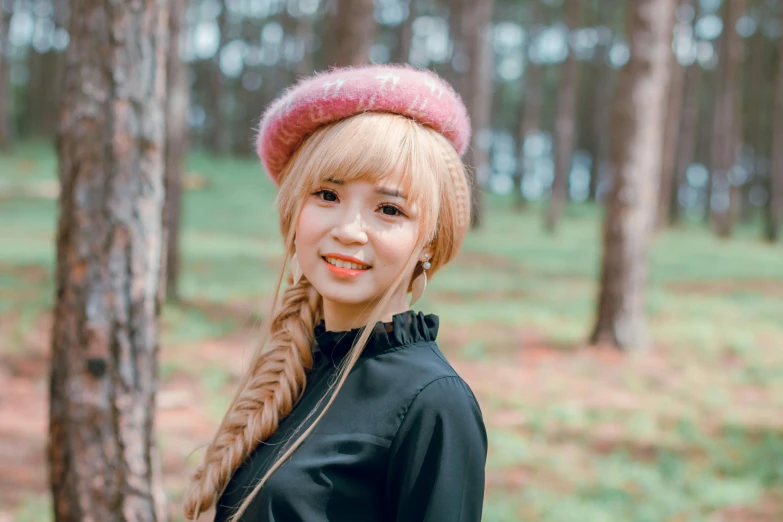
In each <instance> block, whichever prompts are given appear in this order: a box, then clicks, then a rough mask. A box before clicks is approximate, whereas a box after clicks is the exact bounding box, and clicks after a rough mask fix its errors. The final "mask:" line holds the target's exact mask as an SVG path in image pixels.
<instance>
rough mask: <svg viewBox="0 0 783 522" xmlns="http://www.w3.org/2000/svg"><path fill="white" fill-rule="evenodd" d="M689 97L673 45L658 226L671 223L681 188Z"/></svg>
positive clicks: (687, 3) (690, 0) (685, 1)
mask: <svg viewBox="0 0 783 522" xmlns="http://www.w3.org/2000/svg"><path fill="white" fill-rule="evenodd" d="M692 4H693V0H683V1H682V2H681V5H683V6H691V5H692ZM684 96H685V68H684V67H683V66H682V64H680V62H679V61H678V60H677V55H676V54H675V53H674V52H673V51H672V49H671V47H670V48H669V85H668V86H667V94H666V98H667V105H666V109H665V110H666V119H665V123H664V136H663V149H662V165H661V175H660V180H661V187H660V190H659V192H658V213H657V218H656V225H657V228H658V229H662V228H664V227H665V226H666V225H668V223H669V214H670V208H671V204H672V191H673V190H677V189H678V188H679V187H678V181H679V180H677V179H676V178H677V176H676V173H675V172H676V169H677V146H678V144H679V143H680V129H681V126H680V120H681V117H680V114H681V112H682V101H683V98H684Z"/></svg>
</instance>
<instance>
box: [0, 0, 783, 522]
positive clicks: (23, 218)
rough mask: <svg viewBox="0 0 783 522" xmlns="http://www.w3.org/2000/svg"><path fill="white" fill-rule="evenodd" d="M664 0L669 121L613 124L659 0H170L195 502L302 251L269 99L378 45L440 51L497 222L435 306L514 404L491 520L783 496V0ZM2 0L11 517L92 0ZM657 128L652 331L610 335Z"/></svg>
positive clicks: (484, 227)
mask: <svg viewBox="0 0 783 522" xmlns="http://www.w3.org/2000/svg"><path fill="white" fill-rule="evenodd" d="M666 1H667V0H662V1H660V2H645V3H649V4H650V5H656V4H661V5H663V4H664V3H666ZM668 1H669V3H670V4H676V8H675V9H674V17H673V18H672V19H671V21H670V28H671V41H670V45H667V46H666V48H667V49H670V50H671V52H669V53H667V56H666V67H665V74H664V75H662V76H661V77H660V80H661V81H660V82H659V83H660V85H661V86H662V87H661V88H665V102H664V103H663V104H662V107H663V111H662V113H661V114H660V115H659V116H660V118H659V121H660V127H661V129H660V131H661V132H660V133H659V135H660V136H661V142H660V144H658V143H657V142H653V143H644V142H640V141H639V137H638V133H629V132H626V128H625V127H622V126H619V125H618V122H622V121H623V119H622V118H623V115H622V111H623V110H626V109H623V107H625V106H622V105H621V104H618V103H617V100H618V96H621V95H622V94H623V93H622V92H620V90H619V89H620V87H619V86H620V85H621V82H620V78H621V73H622V72H623V71H626V72H627V71H628V64H629V61H630V60H631V58H632V55H631V42H632V40H633V39H634V31H633V30H634V28H635V27H636V25H634V23H633V20H634V17H633V16H632V14H633V13H631V10H632V9H633V8H634V6H635V5H636V3H637V2H636V1H635V0H494V1H492V0H375V1H374V2H373V1H371V0H190V1H186V0H168V3H169V5H170V9H171V16H170V20H169V35H170V38H171V44H170V45H171V48H170V52H169V53H168V58H167V64H166V68H167V71H168V79H167V89H166V111H167V115H168V120H169V121H168V129H167V137H166V150H167V159H166V161H167V164H166V174H165V175H166V177H167V180H168V186H169V188H171V187H175V188H174V189H172V190H170V191H169V193H168V194H167V195H166V197H167V203H166V204H167V208H169V209H171V208H176V209H180V205H181V219H180V217H179V216H180V213H179V212H180V211H179V210H177V211H176V212H174V213H172V214H170V215H169V216H168V218H167V219H169V220H170V221H169V222H168V223H169V227H170V230H169V237H168V239H169V247H168V257H169V262H168V274H167V281H166V282H167V286H168V301H167V302H166V304H165V306H164V307H163V309H162V316H161V334H160V335H161V339H160V343H161V351H160V372H159V384H158V397H157V406H158V408H157V411H156V414H155V415H156V417H155V418H156V421H155V422H156V430H157V440H158V445H159V447H160V448H161V461H162V466H163V485H164V487H165V489H166V492H167V494H168V499H169V512H170V514H171V515H170V518H171V519H172V520H182V515H181V506H180V502H181V497H182V493H183V491H184V488H185V486H186V483H187V478H188V474H189V473H190V472H191V471H192V470H193V468H194V467H195V465H196V463H197V462H198V458H197V457H199V456H200V453H199V451H201V449H200V448H201V447H202V445H203V444H205V443H206V442H208V440H209V439H210V437H211V435H212V433H213V431H214V429H215V427H216V425H217V423H218V422H219V420H220V419H221V417H222V414H223V412H224V411H225V408H226V406H227V404H228V402H229V399H230V397H231V394H232V393H233V390H234V387H235V386H236V383H237V381H238V379H239V377H240V376H241V375H242V372H243V370H244V368H243V366H242V361H243V359H246V358H247V356H248V352H249V350H250V349H251V347H252V343H253V340H254V338H255V335H256V333H257V332H256V320H257V319H258V318H259V314H260V312H259V311H260V310H265V308H264V307H263V306H262V305H261V304H260V303H263V302H264V299H265V298H266V297H267V295H268V293H269V291H270V289H271V288H272V286H273V283H274V280H275V278H276V276H277V273H278V270H279V268H280V267H279V258H280V255H281V245H280V240H279V237H278V229H277V226H276V225H273V224H274V223H275V222H276V213H275V211H274V208H273V198H274V187H273V186H272V184H271V182H269V181H268V179H267V178H266V177H265V176H264V174H263V172H262V170H261V168H260V166H259V163H258V160H257V159H256V158H255V156H254V150H253V137H254V129H255V126H256V124H257V123H258V119H259V116H260V115H261V114H262V112H263V111H264V108H265V107H266V106H267V104H268V103H269V102H270V101H272V100H273V99H274V98H275V97H276V96H278V95H279V94H280V92H281V91H282V90H283V89H285V88H286V87H288V86H289V85H291V83H293V82H294V81H295V80H296V78H297V77H299V76H303V75H309V74H311V73H312V72H313V71H321V70H325V69H327V68H328V67H330V66H333V65H350V64H361V63H367V62H375V63H392V62H394V63H409V64H411V65H413V66H416V67H427V68H430V69H432V70H434V71H436V72H438V73H439V74H440V75H442V76H443V77H444V78H446V79H447V80H448V81H450V82H451V83H452V84H453V85H454V86H455V88H456V89H457V90H458V91H459V92H460V93H461V94H462V96H463V98H464V100H465V102H466V105H467V106H468V108H469V111H470V113H471V118H472V121H473V131H474V137H473V141H472V144H471V147H470V150H469V152H468V154H467V157H466V158H465V160H466V163H467V164H468V165H469V166H471V167H472V169H471V171H472V172H473V173H474V175H475V177H476V179H477V181H478V184H479V185H480V186H481V187H483V195H477V196H476V197H475V198H474V209H475V210H476V212H475V218H476V219H475V223H474V225H475V227H474V230H473V231H472V232H471V234H470V235H469V237H468V239H467V241H466V244H465V247H464V249H463V253H462V254H461V256H460V257H459V258H458V259H457V260H456V261H455V262H454V263H453V265H452V266H450V267H449V268H448V269H447V270H445V271H444V272H443V274H439V276H438V277H437V278H435V280H434V281H433V282H432V285H431V286H430V288H429V289H428V290H427V293H426V294H425V296H424V298H423V299H422V301H421V302H420V303H419V306H417V308H421V309H422V310H425V311H428V312H433V313H437V314H439V315H440V316H441V318H442V322H443V323H444V324H445V325H447V326H444V327H443V330H442V332H441V336H440V337H439V342H440V344H441V346H442V349H443V351H444V353H446V354H447V355H448V357H449V359H450V361H451V362H452V363H453V365H454V366H455V368H456V369H457V370H458V371H459V372H460V373H461V374H462V375H464V376H465V378H466V380H467V381H468V382H469V383H470V385H471V386H472V388H473V389H474V390H475V392H476V394H477V396H478V398H479V401H480V403H481V405H482V409H483V411H484V415H485V418H486V421H487V424H488V427H489V429H490V455H489V463H488V481H487V502H486V507H485V516H484V520H485V521H487V522H516V521H546V522H550V521H551V522H576V521H579V522H604V521H608V522H615V521H617V522H620V521H623V522H625V521H633V522H658V521H681V522H685V521H687V522H692V521H693V522H695V521H711V522H712V521H716V522H717V521H757V522H773V521H779V520H783V246H781V240H780V236H781V233H782V232H781V229H780V227H781V225H783V0H678V1H676V2H675V1H674V0H668ZM0 5H2V10H1V11H0V13H1V14H2V21H0V50H1V52H0V150H1V151H2V152H0V223H2V224H3V225H4V226H2V227H0V363H1V364H0V390H3V391H2V393H0V418H2V419H3V422H2V425H1V426H0V462H2V463H3V468H4V469H3V471H2V473H0V522H4V521H6V520H14V521H24V522H27V521H43V520H52V519H53V518H52V495H51V494H50V489H49V483H48V481H49V476H48V473H47V465H48V464H47V455H46V452H45V449H44V448H45V446H46V444H47V433H46V430H47V415H48V402H47V386H48V382H47V371H48V368H49V361H50V349H51V346H50V345H51V338H50V337H51V331H52V316H53V310H52V308H53V304H54V299H55V287H56V282H57V281H56V275H55V271H54V266H55V260H56V258H57V250H56V244H55V235H56V226H57V219H58V196H59V195H60V183H59V181H58V164H59V163H61V162H62V161H63V156H64V155H65V154H66V151H64V150H60V151H59V157H58V149H57V143H58V136H59V134H60V133H61V132H62V128H61V124H62V120H61V117H62V114H63V113H64V112H67V109H68V107H67V106H66V105H63V103H62V99H63V92H64V91H65V89H66V88H67V85H66V82H64V80H63V78H64V77H65V75H66V74H67V72H68V66H67V64H66V51H67V49H68V47H69V42H70V41H71V34H69V27H70V26H69V24H70V23H71V22H72V20H71V14H72V13H71V7H72V4H71V2H68V1H65V0H0ZM661 12H662V13H664V14H665V12H666V11H665V10H664V11H661ZM656 14H657V11H651V14H650V16H651V17H654V16H656ZM637 25H638V24H637ZM641 38H642V40H641V42H642V44H641V45H642V47H644V46H645V45H646V44H647V41H646V40H644V38H645V36H644V35H642V36H641ZM651 70H652V73H651V74H650V76H649V77H645V78H646V80H645V82H647V83H650V84H653V83H656V81H657V80H656V77H655V76H656V74H659V73H660V71H661V70H663V69H662V68H661V67H657V68H656V67H653V68H652V69H651ZM628 76H629V77H630V76H632V75H631V74H630V73H629V74H628ZM642 83H644V82H642ZM72 85H73V84H72ZM89 86H90V84H89V82H85V83H84V84H83V89H84V90H85V91H87V90H89ZM622 99H626V98H624V97H623V98H622ZM635 103H636V104H637V105H638V106H640V107H639V108H640V109H644V107H643V106H644V104H645V103H646V101H645V100H638V99H637V100H636V101H635ZM618 107H620V109H618ZM631 112H633V111H631ZM176 122H182V123H183V124H182V125H177V124H176ZM647 123H649V120H647ZM633 140H636V141H633ZM633 147H636V148H637V149H638V150H644V151H645V153H646V154H648V155H650V157H652V158H655V161H654V162H653V163H651V165H652V166H653V167H654V169H653V170H654V171H655V176H652V177H649V179H648V180H647V183H654V184H655V188H656V190H655V191H654V193H655V194H656V197H655V198H654V199H655V201H654V202H653V203H652V206H651V207H649V204H648V207H649V208H647V209H646V210H645V212H646V214H644V215H645V216H647V217H648V218H649V219H650V220H651V222H654V229H655V230H654V233H653V231H651V234H650V241H651V244H650V247H649V253H648V252H647V249H646V246H645V247H644V248H641V247H640V250H638V251H637V252H636V253H635V254H632V255H631V256H629V258H628V259H626V260H625V262H626V263H629V264H630V265H629V266H635V265H634V263H637V262H641V263H643V265H644V267H645V268H644V274H645V277H644V278H643V279H644V281H645V286H646V290H645V291H644V292H643V293H642V296H643V299H642V303H643V310H642V313H643V315H644V317H645V320H644V322H645V323H646V326H644V328H642V330H643V331H642V333H640V334H639V335H638V336H636V335H634V336H633V337H634V340H642V341H643V342H639V343H637V344H638V345H639V346H635V345H634V343H624V342H622V341H623V340H622V339H617V338H616V337H617V333H616V332H615V333H614V334H613V335H614V338H613V337H612V333H611V332H610V335H609V337H608V338H607V337H605V336H602V335H601V332H602V331H603V330H602V329H604V330H605V329H606V328H607V326H606V324H604V323H603V322H602V317H603V312H602V311H601V310H600V306H599V302H603V300H604V297H605V296H604V294H603V293H602V292H604V291H605V288H606V287H607V286H611V284H610V281H608V279H611V274H612V271H611V270H609V271H608V273H609V275H608V276H607V269H606V266H604V268H603V269H602V252H606V251H607V249H610V247H609V243H610V242H611V239H609V238H608V234H606V233H604V232H602V223H604V225H603V227H605V228H606V229H610V228H611V225H612V223H621V222H630V221H633V218H632V216H631V215H630V214H628V215H626V214H623V209H622V207H621V206H612V205H610V204H609V203H610V202H611V201H622V200H623V197H625V198H626V199H629V197H628V194H625V193H623V192H622V191H620V193H619V194H618V193H616V192H615V193H613V192H612V187H613V186H614V187H615V188H617V180H619V179H620V177H619V174H617V173H618V171H619V170H622V169H619V168H618V158H620V159H622V157H623V154H624V153H623V151H626V150H631V149H632V148H633ZM58 162H59V163H58ZM616 176H617V177H616ZM172 179H173V180H174V182H173V184H172V183H171V180H172ZM645 187H649V185H645V184H644V183H642V184H640V185H637V186H636V190H639V191H641V192H640V193H636V192H633V191H631V192H629V194H631V197H630V200H632V201H631V202H630V203H628V204H629V206H630V207H634V206H636V203H635V201H636V200H635V199H634V198H636V197H638V198H639V199H640V200H641V199H644V194H645V193H646V192H645V190H647V189H645ZM180 189H181V191H182V192H181V199H180ZM623 194H625V196H624V195H623ZM633 194H636V196H633ZM639 194H642V195H641V196H639ZM172 198H175V199H172ZM642 221H643V220H642ZM640 230H645V227H644V226H642V228H641V229H640ZM647 272H649V276H647V275H646V274H647ZM602 281H603V283H602ZM625 286H626V287H628V288H626V289H625V290H623V292H626V293H634V292H635V287H633V285H629V284H628V283H627V282H626V283H625ZM602 289H604V290H602ZM615 298H616V299H619V298H617V297H616V296H615ZM607 299H608V298H607ZM619 300H620V301H622V299H619ZM610 322H611V321H610ZM609 330H611V328H609ZM648 330H649V335H648V334H647V331H648ZM607 339H608V342H604V341H607ZM596 341H598V342H596ZM648 341H649V342H648ZM642 345H643V346H646V347H648V348H649V349H646V350H641V349H634V348H639V347H641V346H642ZM617 348H621V349H617ZM623 348H624V349H623ZM196 450H198V451H196ZM203 519H204V520H206V519H207V518H206V517H204V518H203Z"/></svg>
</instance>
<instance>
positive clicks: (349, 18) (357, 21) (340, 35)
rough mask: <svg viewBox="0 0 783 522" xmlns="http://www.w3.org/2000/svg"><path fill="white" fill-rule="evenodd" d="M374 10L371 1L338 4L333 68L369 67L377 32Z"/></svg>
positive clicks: (355, 0) (333, 34) (334, 25)
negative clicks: (371, 48) (367, 65)
mask: <svg viewBox="0 0 783 522" xmlns="http://www.w3.org/2000/svg"><path fill="white" fill-rule="evenodd" d="M373 9H374V7H373V1H372V0H337V13H336V14H335V16H334V17H333V20H332V27H333V29H332V37H333V38H334V40H335V42H334V47H333V49H334V55H333V56H332V59H331V65H335V66H338V67H344V66H349V65H362V64H366V63H369V61H370V47H372V44H373V42H374V41H375V30H376V27H375V18H374V16H373Z"/></svg>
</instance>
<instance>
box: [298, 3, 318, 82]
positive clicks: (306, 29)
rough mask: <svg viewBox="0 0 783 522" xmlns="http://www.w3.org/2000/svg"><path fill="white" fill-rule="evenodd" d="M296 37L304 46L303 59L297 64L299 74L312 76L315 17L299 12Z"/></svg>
mask: <svg viewBox="0 0 783 522" xmlns="http://www.w3.org/2000/svg"><path fill="white" fill-rule="evenodd" d="M295 31H296V39H297V41H298V42H299V45H301V46H302V48H303V54H302V59H301V60H299V63H298V64H296V70H295V73H296V74H297V76H310V75H312V74H313V70H314V68H313V53H312V46H313V17H312V16H311V15H307V14H304V13H299V16H298V17H297V18H296V29H295Z"/></svg>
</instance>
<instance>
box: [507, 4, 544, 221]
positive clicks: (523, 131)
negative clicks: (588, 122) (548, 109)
mask: <svg viewBox="0 0 783 522" xmlns="http://www.w3.org/2000/svg"><path fill="white" fill-rule="evenodd" d="M527 7H528V9H529V11H528V20H529V25H528V37H527V38H526V39H525V47H524V50H523V53H524V57H525V60H526V63H525V76H524V82H525V90H524V95H523V102H522V117H521V118H520V120H519V143H518V147H519V148H518V150H519V153H518V155H517V168H516V171H515V172H514V177H513V186H514V207H515V208H517V209H518V210H522V209H524V208H525V202H526V200H525V197H524V195H523V193H522V184H523V182H524V180H525V174H526V173H527V171H528V170H529V169H530V162H529V161H528V159H527V158H526V157H525V141H526V140H527V139H528V137H529V136H530V135H532V134H533V133H534V132H536V131H537V130H538V129H539V128H540V127H541V110H542V107H543V105H544V92H543V86H544V82H543V77H544V69H543V67H542V66H541V65H540V64H537V63H535V62H533V61H531V60H530V48H531V45H532V42H533V41H535V40H536V39H537V38H538V35H539V34H541V31H542V29H543V9H542V5H541V3H540V2H539V0H534V1H532V2H529V3H528V6H527Z"/></svg>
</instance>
